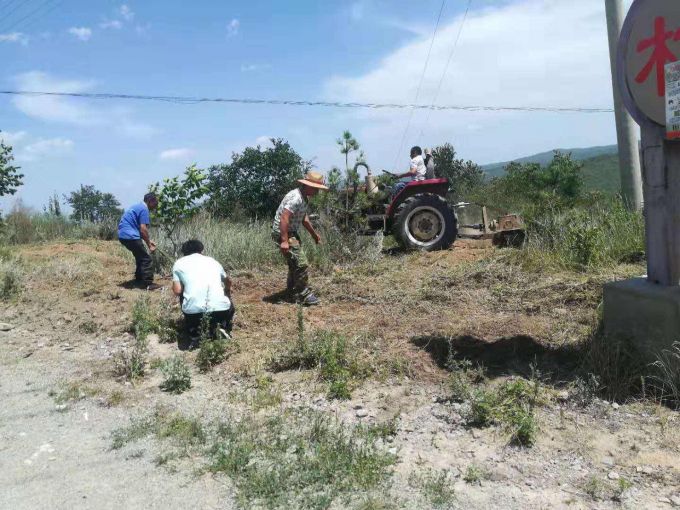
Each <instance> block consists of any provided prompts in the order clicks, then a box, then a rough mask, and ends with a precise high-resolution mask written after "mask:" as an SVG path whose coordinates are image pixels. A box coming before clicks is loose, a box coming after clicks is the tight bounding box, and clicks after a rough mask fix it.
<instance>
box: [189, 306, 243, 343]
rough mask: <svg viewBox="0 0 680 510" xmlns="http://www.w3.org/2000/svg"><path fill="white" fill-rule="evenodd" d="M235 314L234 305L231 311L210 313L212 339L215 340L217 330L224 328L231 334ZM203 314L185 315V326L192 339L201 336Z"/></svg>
mask: <svg viewBox="0 0 680 510" xmlns="http://www.w3.org/2000/svg"><path fill="white" fill-rule="evenodd" d="M234 313H236V308H235V307H234V304H233V303H232V305H231V308H229V310H222V311H219V312H210V314H209V315H210V337H211V338H215V329H216V328H218V327H219V328H222V329H224V330H225V331H226V332H227V333H231V329H232V327H233V320H234ZM203 315H204V314H203V313H185V314H184V324H185V325H186V328H187V331H188V333H189V336H191V337H192V338H196V337H199V336H200V334H201V320H202V319H203Z"/></svg>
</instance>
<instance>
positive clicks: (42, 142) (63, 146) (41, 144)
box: [17, 138, 73, 161]
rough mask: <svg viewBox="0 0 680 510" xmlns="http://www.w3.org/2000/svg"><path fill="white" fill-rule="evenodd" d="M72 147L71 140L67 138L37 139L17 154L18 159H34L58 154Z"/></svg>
mask: <svg viewBox="0 0 680 510" xmlns="http://www.w3.org/2000/svg"><path fill="white" fill-rule="evenodd" d="M72 149H73V141H72V140H69V139H67V138H47V139H39V140H37V141H36V142H33V143H30V144H28V145H26V146H25V147H24V148H23V149H22V150H21V151H20V152H19V153H18V154H17V160H18V161H35V160H36V159H42V158H44V157H54V156H60V155H63V154H65V153H67V152H70V151H71V150H72Z"/></svg>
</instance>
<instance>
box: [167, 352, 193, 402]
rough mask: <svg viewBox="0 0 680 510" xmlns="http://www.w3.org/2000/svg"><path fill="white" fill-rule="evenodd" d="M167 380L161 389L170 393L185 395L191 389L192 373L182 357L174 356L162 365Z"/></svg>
mask: <svg viewBox="0 0 680 510" xmlns="http://www.w3.org/2000/svg"><path fill="white" fill-rule="evenodd" d="M161 372H163V375H164V376H165V379H164V380H163V382H162V383H161V389H162V390H163V391H167V392H169V393H183V392H185V391H186V390H188V389H189V388H191V372H190V371H189V366H188V365H187V362H186V361H185V360H184V358H183V357H182V356H179V355H177V356H174V357H172V358H170V359H169V360H167V361H165V362H164V363H163V365H161Z"/></svg>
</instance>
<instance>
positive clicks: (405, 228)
mask: <svg viewBox="0 0 680 510" xmlns="http://www.w3.org/2000/svg"><path fill="white" fill-rule="evenodd" d="M359 166H363V167H365V168H366V172H367V175H366V185H365V192H366V193H368V194H369V195H375V194H378V193H379V189H378V186H377V185H376V184H375V181H374V180H373V175H372V174H371V170H370V169H369V167H368V165H366V164H365V163H357V165H356V167H355V170H357V169H358V167H359ZM362 188H363V186H362ZM448 191H449V180H448V179H426V180H424V181H412V182H409V183H408V184H407V185H406V187H404V189H402V190H401V191H400V192H399V193H398V194H397V195H396V196H395V197H390V196H389V195H387V197H386V200H387V203H386V204H385V203H384V202H383V203H382V204H378V205H377V206H375V207H373V208H371V210H369V211H367V214H366V216H367V222H368V228H367V229H366V230H365V231H364V233H365V234H375V233H377V232H379V231H382V232H384V233H385V235H389V234H392V235H393V236H394V237H395V239H396V240H397V241H398V242H399V244H400V245H401V246H402V247H404V248H406V249H410V250H422V251H434V250H445V249H447V248H449V247H450V246H451V245H452V244H453V242H454V241H455V240H456V237H457V236H458V219H457V217H456V213H455V211H454V210H453V209H452V208H451V207H450V206H449V204H448V203H447V202H446V194H447V192H448ZM380 209H382V210H380Z"/></svg>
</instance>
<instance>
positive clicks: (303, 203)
mask: <svg viewBox="0 0 680 510" xmlns="http://www.w3.org/2000/svg"><path fill="white" fill-rule="evenodd" d="M298 182H299V183H300V186H299V187H297V188H295V189H294V190H293V191H291V192H289V193H288V194H287V195H286V196H285V197H283V200H282V201H281V204H280V205H279V207H278V209H277V210H276V217H275V218H274V225H273V226H272V238H273V239H274V242H275V243H276V244H277V245H278V246H279V249H280V250H281V254H282V255H283V256H284V257H285V258H286V262H287V263H288V282H287V286H286V293H287V294H288V296H289V297H291V298H292V297H294V298H296V299H297V301H299V302H300V303H302V304H303V305H305V306H312V305H318V304H319V299H318V298H317V297H316V296H315V295H314V293H313V292H312V290H311V289H310V288H309V287H308V280H309V275H308V267H309V264H308V262H307V257H306V256H305V252H304V250H303V249H302V244H301V238H300V234H299V230H300V227H305V229H306V230H307V232H309V234H310V235H311V236H312V238H313V239H314V242H315V243H316V244H319V243H320V242H321V237H320V236H319V234H317V233H316V230H314V227H313V226H312V222H311V221H309V216H307V203H308V201H309V198H310V197H313V196H314V195H316V194H317V193H318V192H319V191H320V190H327V189H328V188H327V187H326V186H325V185H324V181H323V176H322V175H321V174H320V173H318V172H308V173H307V175H306V176H305V178H304V179H299V180H298Z"/></svg>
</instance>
